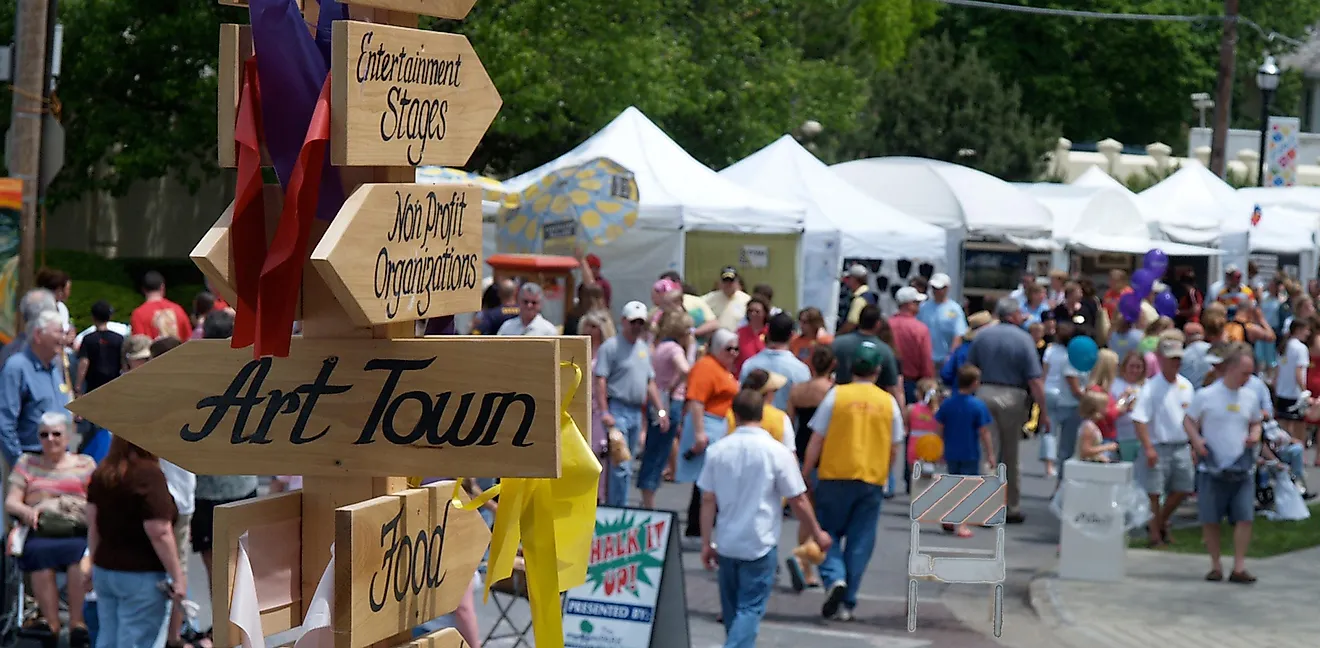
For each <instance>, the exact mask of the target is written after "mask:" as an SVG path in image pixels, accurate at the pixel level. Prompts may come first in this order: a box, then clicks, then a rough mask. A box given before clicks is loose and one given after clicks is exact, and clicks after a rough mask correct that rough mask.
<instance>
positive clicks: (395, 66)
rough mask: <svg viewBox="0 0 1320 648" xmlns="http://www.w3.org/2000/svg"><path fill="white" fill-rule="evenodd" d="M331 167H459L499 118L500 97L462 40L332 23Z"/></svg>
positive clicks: (414, 31)
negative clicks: (428, 165) (333, 165)
mask: <svg viewBox="0 0 1320 648" xmlns="http://www.w3.org/2000/svg"><path fill="white" fill-rule="evenodd" d="M332 51H333V52H334V54H333V57H332V60H331V63H330V75H331V82H330V89H331V93H332V95H333V97H332V106H331V112H330V115H331V122H332V127H333V131H332V133H333V135H332V137H331V139H330V141H331V144H332V151H331V161H332V162H334V163H335V164H337V165H340V166H376V165H380V166H418V165H421V164H447V165H462V164H465V163H466V162H467V160H468V157H470V156H471V155H472V151H473V150H474V149H476V147H477V143H478V142H480V141H481V136H482V135H484V134H485V133H486V129H487V128H489V127H490V123H491V122H492V121H494V119H495V114H496V113H498V112H499V110H500V105H501V100H500V95H499V92H498V91H497V90H496V89H495V86H494V84H493V83H491V80H490V77H489V76H487V75H486V70H485V69H484V68H482V67H481V61H478V60H477V55H476V53H475V52H473V51H472V45H471V44H470V43H468V40H467V38H464V37H463V36H459V35H457V34H442V33H438V32H431V31H424V30H420V29H405V28H402V27H391V26H389V25H378V24H372V23H363V22H355V21H351V20H342V21H337V22H335V24H334V34H333V48H332Z"/></svg>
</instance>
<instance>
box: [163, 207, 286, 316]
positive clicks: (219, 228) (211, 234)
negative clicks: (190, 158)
mask: <svg viewBox="0 0 1320 648" xmlns="http://www.w3.org/2000/svg"><path fill="white" fill-rule="evenodd" d="M262 197H263V198H264V199H265V201H266V204H265V210H266V243H267V244H269V243H270V242H271V241H272V240H274V238H275V229H276V228H277V227H278V226H279V222H280V209H282V208H283V206H284V192H283V191H282V190H281V189H280V186H279V185H277V184H269V185H266V186H264V187H262ZM233 220H234V203H233V202H230V203H229V206H228V207H225V211H224V213H222V214H220V218H219V219H217V220H216V221H215V224H214V225H212V226H211V229H209V230H207V232H206V234H204V235H202V240H200V241H198V242H197V246H196V247H194V248H193V251H192V253H191V254H189V256H190V257H191V258H192V262H193V264H194V265H196V266H197V269H199V270H201V271H202V275H204V276H205V277H206V278H207V279H208V280H209V281H210V282H211V289H212V290H214V291H215V292H216V294H218V295H220V296H221V297H223V298H224V300H225V301H227V302H229V303H230V304H236V303H238V295H237V294H235V291H234V259H233V255H232V250H231V249H230V238H229V225H230V224H231V223H232V222H233ZM301 315H302V311H301V309H299V310H297V311H295V312H294V317H295V318H299V317H301Z"/></svg>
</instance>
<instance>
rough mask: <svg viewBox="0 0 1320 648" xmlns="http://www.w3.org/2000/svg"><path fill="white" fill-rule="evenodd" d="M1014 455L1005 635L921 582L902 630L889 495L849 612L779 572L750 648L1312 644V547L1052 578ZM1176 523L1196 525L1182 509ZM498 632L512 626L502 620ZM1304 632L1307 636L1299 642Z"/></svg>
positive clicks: (1036, 506) (1146, 555) (195, 585)
mask: <svg viewBox="0 0 1320 648" xmlns="http://www.w3.org/2000/svg"><path fill="white" fill-rule="evenodd" d="M1022 456H1023V457H1025V458H1026V459H1024V463H1023V473H1024V478H1025V481H1024V484H1023V510H1024V512H1025V513H1026V514H1027V521H1026V523H1024V524H1021V525H1014V526H1009V527H1006V528H1007V533H1006V544H1005V552H1006V554H1007V557H1008V578H1007V581H1006V582H1005V595H1004V630H1003V637H1001V638H1000V639H999V640H998V641H996V640H994V639H993V636H992V633H991V624H990V619H989V611H990V602H991V597H990V591H989V588H988V587H985V586H966V585H942V584H938V583H925V582H923V583H922V584H921V586H920V590H919V592H920V607H919V610H918V628H917V631H916V632H915V633H909V632H907V628H906V599H905V596H906V588H907V576H906V573H907V572H906V569H907V567H906V558H907V551H908V535H907V533H908V532H907V528H908V527H907V520H908V518H907V499H906V497H905V496H904V495H902V494H900V495H898V496H897V497H895V498H894V499H892V500H888V501H886V502H885V505H884V509H883V511H882V516H881V517H882V521H881V526H882V530H881V534H880V538H879V541H878V543H877V546H876V552H875V557H874V558H873V559H872V561H871V567H870V570H869V571H868V572H867V575H866V579H865V581H864V582H863V585H862V595H861V600H860V604H859V606H858V609H857V620H856V621H853V622H851V623H841V622H837V621H824V620H822V619H821V618H820V604H821V602H822V598H823V597H822V594H821V592H820V591H819V590H815V591H812V590H808V591H807V592H806V593H803V594H801V595H797V594H794V593H793V591H792V590H791V589H790V588H789V586H788V578H787V576H786V575H781V578H780V584H779V589H778V590H777V591H776V593H775V595H774V597H773V598H772V599H771V602H770V609H769V612H768V614H767V615H766V620H765V623H764V625H763V626H762V632H761V636H760V638H759V641H758V643H757V645H758V646H766V647H770V648H781V647H782V648H787V647H793V648H798V647H800V646H802V645H803V644H804V642H813V643H815V644H817V645H826V646H832V647H833V646H838V647H840V648H864V647H869V648H922V647H923V646H931V647H940V646H956V647H958V648H990V647H992V646H1013V647H1021V648H1036V647H1039V646H1047V645H1048V646H1060V647H1061V648H1149V647H1150V646H1151V645H1152V641H1154V642H1155V643H1156V644H1157V645H1160V646H1161V647H1162V648H1182V647H1183V646H1189V647H1190V646H1199V645H1206V642H1208V641H1210V640H1213V641H1214V642H1215V645H1220V646H1225V647H1226V648H1236V647H1238V646H1242V647H1244V648H1245V647H1247V646H1252V647H1253V648H1254V647H1255V646H1259V645H1265V644H1263V643H1262V642H1265V643H1266V644H1274V643H1275V642H1276V641H1277V642H1279V643H1281V644H1282V645H1289V644H1291V645H1309V643H1310V640H1309V638H1310V637H1314V636H1316V635H1317V634H1318V633H1320V617H1317V616H1316V615H1314V614H1313V613H1311V612H1310V610H1309V607H1313V605H1314V596H1312V595H1310V594H1308V592H1314V591H1315V586H1314V583H1315V582H1317V581H1320V548H1317V549H1313V550H1309V551H1306V552H1300V553H1297V554H1295V555H1292V556H1282V557H1279V558H1275V559H1272V560H1268V561H1266V560H1257V561H1253V562H1251V564H1250V569H1251V570H1252V571H1253V573H1255V574H1256V575H1257V576H1258V577H1260V579H1261V582H1259V583H1257V584H1256V585H1255V586H1253V587H1241V586H1233V585H1230V584H1228V583H1220V584H1210V583H1204V582H1203V581H1201V580H1200V579H1201V577H1202V576H1203V575H1204V573H1205V571H1206V569H1207V564H1206V559H1205V558H1204V557H1203V556H1197V555H1179V554H1170V553H1165V552H1154V551H1145V550H1130V551H1129V552H1128V554H1127V556H1128V558H1127V559H1128V563H1127V574H1128V575H1127V578H1126V579H1125V580H1124V581H1123V582H1120V583H1113V584H1098V583H1080V582H1076V581H1061V580H1058V579H1056V578H1053V577H1052V571H1053V570H1054V568H1055V565H1056V563H1057V553H1056V547H1057V543H1058V539H1057V538H1058V520H1057V519H1056V518H1055V517H1054V516H1053V515H1052V514H1050V512H1049V509H1048V506H1049V496H1050V493H1051V491H1052V489H1053V480H1052V479H1051V480H1046V479H1045V476H1044V471H1043V467H1042V465H1041V464H1040V463H1039V462H1038V461H1036V460H1035V459H1034V457H1035V456H1036V444H1035V443H1034V442H1025V443H1024V445H1023V451H1022ZM1311 479H1312V483H1320V473H1314V472H1313V473H1312V474H1311ZM690 493H691V487H690V486H688V485H675V484H666V485H664V486H663V487H662V489H661V491H660V493H659V496H658V504H659V506H660V507H662V508H666V509H671V510H675V511H679V513H680V520H681V519H682V518H683V517H685V516H686V511H687V503H688V497H689V495H690ZM634 502H635V499H634ZM1186 512H1187V513H1190V511H1186ZM1181 522H1182V523H1184V524H1186V523H1192V521H1191V520H1190V518H1188V517H1186V516H1184V517H1182V519H1181ZM796 529H797V524H796V522H795V521H793V520H791V519H790V520H785V522H784V533H783V537H782V540H781V543H780V554H781V555H787V552H788V551H789V550H790V549H791V548H792V547H793V546H794V545H795V540H796ZM925 538H929V540H930V541H931V543H932V544H939V545H945V546H957V545H965V546H969V547H977V548H990V547H992V546H993V544H992V543H993V537H992V534H991V533H989V532H980V533H978V535H977V537H976V538H973V539H971V540H966V541H964V540H958V539H955V538H952V537H948V536H943V535H942V534H938V533H932V534H923V539H925ZM684 549H685V551H684V552H683V566H684V579H685V581H686V593H687V603H688V610H689V615H688V624H689V628H690V632H691V636H692V646H693V647H694V648H711V647H714V646H719V645H721V644H722V643H723V640H724V628H723V626H721V625H720V624H718V623H716V622H715V614H716V612H717V611H718V609H719V603H718V590H717V587H716V584H715V580H714V575H713V574H712V573H710V572H706V571H705V570H704V569H702V568H701V565H700V561H699V559H698V555H697V552H696V549H697V546H696V544H695V543H691V542H685V543H684ZM201 574H202V571H201V564H200V562H199V561H198V560H197V558H196V557H195V556H194V558H193V560H192V569H191V571H190V577H189V581H190V594H191V595H192V596H194V597H195V598H194V600H198V601H199V602H202V603H203V605H202V607H203V613H202V614H203V619H202V623H203V627H206V624H207V623H209V614H207V612H209V609H208V606H207V605H206V603H205V601H207V600H208V599H207V597H206V596H205V593H204V591H203V590H204V585H203V580H202V578H201ZM1038 613H1039V614H1038ZM511 616H512V617H513V618H514V621H515V622H516V623H518V624H520V627H521V626H522V625H523V624H526V623H527V619H528V617H527V610H526V605H525V603H523V602H518V603H516V604H515V605H514V608H513V612H512V615H511ZM478 617H479V619H480V623H481V630H482V634H483V637H484V635H485V634H486V633H488V632H490V630H491V627H492V625H493V624H494V622H495V620H496V619H497V618H498V611H497V609H496V607H495V604H494V602H491V603H488V604H484V605H483V604H482V603H481V602H480V599H478ZM1116 619H1122V620H1124V621H1123V622H1116V621H1115V620H1116ZM1169 623H1176V624H1177V630H1176V631H1171V630H1169V629H1167V628H1168V627H1169V626H1168V624H1169ZM1248 628H1249V629H1250V630H1248ZM502 630H503V631H505V632H507V630H508V628H503V629H502ZM1303 637H1306V638H1308V641H1302V638H1303ZM1271 640H1274V641H1271ZM1284 642H1287V643H1284ZM487 645H489V646H512V645H514V641H513V640H511V639H504V640H496V641H492V642H489V643H488V644H487Z"/></svg>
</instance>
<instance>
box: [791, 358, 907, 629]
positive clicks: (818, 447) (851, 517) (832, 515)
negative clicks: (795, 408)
mask: <svg viewBox="0 0 1320 648" xmlns="http://www.w3.org/2000/svg"><path fill="white" fill-rule="evenodd" d="M881 359H882V354H881V349H880V348H879V347H878V345H875V344H872V343H871V342H863V343H862V344H861V346H859V347H858V349H857V355H856V356H855V357H854V359H853V376H854V378H855V380H854V381H853V382H851V383H849V384H847V385H836V386H835V387H834V388H833V389H831V390H830V391H829V392H828V393H827V394H825V399H824V400H822V401H821V403H820V406H819V407H818V408H817V409H816V415H815V416H813V417H812V418H811V421H810V422H809V423H808V426H809V427H810V428H811V432H812V435H811V441H809V442H808V444H807V456H806V457H805V458H804V460H803V462H802V474H803V475H804V476H806V475H810V474H811V473H812V471H813V470H814V471H816V473H817V478H818V481H817V484H816V506H817V510H816V514H817V516H818V517H819V518H820V526H821V527H823V528H824V529H825V531H827V532H828V533H829V534H830V536H832V537H833V538H834V547H833V548H832V549H830V550H829V551H828V552H827V553H826V554H825V562H823V563H821V566H820V577H821V580H822V581H823V582H825V583H828V585H827V590H826V592H827V594H826V598H825V605H824V606H822V607H821V610H820V613H821V616H823V617H825V618H827V619H828V618H834V619H837V620H839V621H851V620H852V618H853V612H852V611H853V609H854V608H856V607H857V591H858V590H859V589H861V586H862V575H863V574H865V573H866V566H867V565H868V564H870V562H871V552H872V551H874V549H875V535H876V527H877V526H878V525H879V523H880V503H881V501H882V499H883V496H882V494H881V490H882V488H883V487H884V484H885V480H886V479H888V478H889V471H890V464H891V463H892V462H893V460H894V457H896V456H901V453H900V452H899V451H900V449H901V447H902V442H903V437H904V428H903V410H902V409H901V408H900V407H899V405H898V401H897V400H896V399H895V398H894V397H893V395H891V394H890V393H889V392H887V391H885V390H883V389H881V388H879V387H877V386H876V384H875V378H876V375H877V374H878V373H879V371H880V364H881ZM817 466H819V469H817ZM822 548H823V547H822Z"/></svg>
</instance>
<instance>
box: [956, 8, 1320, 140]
mask: <svg viewBox="0 0 1320 648" xmlns="http://www.w3.org/2000/svg"><path fill="white" fill-rule="evenodd" d="M1002 1H1003V2H1006V3H1011V4H1020V5H1028V4H1029V5H1030V6H1032V7H1049V8H1057V9H1074V10H1087V11H1098V12H1105V13H1146V14H1175V15H1184V16H1194V15H1206V16H1222V15H1223V9H1224V7H1223V2H1222V1H1221V0H1030V2H1027V1H1026V0H1002ZM1242 15H1243V16H1244V17H1246V18H1248V19H1250V20H1252V21H1254V22H1255V23H1258V24H1259V25H1260V26H1261V28H1262V30H1263V31H1264V32H1265V33H1266V34H1268V33H1269V32H1271V31H1277V32H1279V33H1282V34H1286V35H1290V36H1292V37H1294V38H1302V37H1303V36H1304V34H1305V33H1306V28H1307V27H1308V26H1309V25H1310V24H1311V23H1312V22H1314V21H1315V19H1316V18H1317V16H1320V0H1254V1H1253V2H1244V3H1242ZM1221 28H1222V21H1220V20H1207V21H1199V22H1151V21H1120V20H1096V19H1087V18H1071V17H1058V16H1044V15H1037V14H1024V13H1014V12H1006V11H990V10H984V9H977V8H968V7H956V6H951V7H948V8H946V9H945V11H944V12H943V13H942V14H941V16H940V22H939V25H938V26H937V29H938V30H939V31H941V32H943V33H946V34H948V35H949V36H950V37H951V38H953V40H954V41H955V42H958V43H966V44H970V45H974V46H976V48H977V49H978V51H980V52H981V54H982V55H983V56H984V57H985V59H986V60H987V61H988V62H989V63H990V65H991V67H993V68H994V69H995V70H996V71H998V72H999V73H1000V74H1001V75H1003V76H1004V77H1005V78H1009V79H1014V80H1016V81H1017V82H1018V83H1019V84H1020V85H1021V86H1022V96H1023V108H1024V109H1025V110H1026V111H1028V112H1029V113H1031V114H1032V115H1034V116H1036V117H1038V118H1045V117H1052V118H1054V119H1055V120H1057V121H1058V122H1059V124H1060V126H1061V127H1062V130H1063V133H1064V134H1065V135H1066V136H1067V137H1069V138H1072V139H1074V140H1078V141H1086V140H1099V139H1103V138H1106V137H1113V138H1115V139H1118V140H1119V141H1122V142H1127V143H1134V144H1147V143H1151V142H1155V141H1163V142H1167V143H1171V144H1177V143H1180V142H1183V141H1184V140H1185V137H1184V130H1185V128H1186V127H1187V125H1188V123H1189V122H1190V121H1191V120H1192V118H1193V116H1194V114H1195V111H1194V110H1193V109H1192V107H1191V102H1190V99H1189V97H1190V95H1191V94H1192V93H1195V92H1213V91H1214V87H1215V75H1216V70H1217V66H1218V60H1219V54H1218V51H1219V39H1220V34H1221V33H1222V31H1221ZM1283 47H1284V45H1283V41H1275V42H1272V43H1271V42H1268V41H1267V40H1266V39H1265V38H1264V37H1263V36H1262V35H1261V33H1260V32H1258V31H1256V30H1255V29H1254V28H1252V27H1250V26H1248V25H1247V24H1245V23H1243V24H1242V25H1241V26H1240V27H1239V34H1238V47H1237V62H1236V63H1237V64H1236V74H1235V75H1234V102H1233V108H1232V110H1233V123H1234V125H1235V126H1243V127H1255V126H1256V125H1257V124H1258V123H1259V116H1258V114H1259V106H1260V104H1259V99H1258V97H1259V90H1258V89H1257V88H1256V86H1255V81H1254V75H1255V70H1256V67H1257V66H1258V65H1259V64H1260V61H1261V58H1262V53H1263V51H1265V50H1273V51H1274V53H1275V54H1278V53H1281V51H1282V48H1283ZM1300 97H1301V94H1300V83H1299V82H1297V81H1296V80H1291V81H1289V82H1286V83H1285V84H1284V86H1283V87H1282V88H1281V89H1280V93H1279V96H1278V99H1277V100H1276V103H1275V106H1276V112H1280V113H1284V114H1289V113H1291V114H1296V111H1297V110H1298V109H1299V108H1300Z"/></svg>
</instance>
